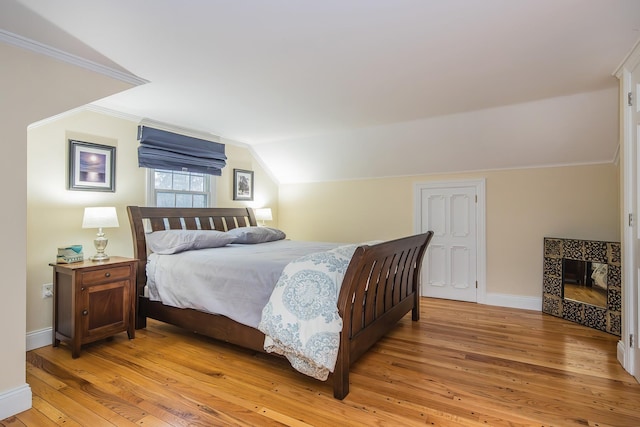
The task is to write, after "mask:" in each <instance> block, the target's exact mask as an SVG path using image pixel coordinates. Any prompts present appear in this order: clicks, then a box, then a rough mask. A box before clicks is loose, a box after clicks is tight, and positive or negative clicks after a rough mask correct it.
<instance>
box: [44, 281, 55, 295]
mask: <svg viewBox="0 0 640 427" xmlns="http://www.w3.org/2000/svg"><path fill="white" fill-rule="evenodd" d="M52 296H53V283H45V284H44V285H42V298H51V297H52Z"/></svg>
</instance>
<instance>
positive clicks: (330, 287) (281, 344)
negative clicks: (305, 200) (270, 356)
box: [258, 245, 360, 381]
mask: <svg viewBox="0 0 640 427" xmlns="http://www.w3.org/2000/svg"><path fill="white" fill-rule="evenodd" d="M358 246H360V245H344V246H339V247H337V248H334V249H330V250H328V251H323V252H317V253H313V254H310V255H306V256H303V257H301V258H298V259H296V260H294V261H292V262H290V263H289V264H288V265H287V266H286V267H285V268H284V270H283V272H282V275H281V276H280V278H279V279H278V282H277V283H276V286H275V288H274V290H273V292H272V293H271V297H270V298H269V302H268V303H267V304H266V306H265V307H264V309H263V311H262V319H261V321H260V324H259V325H258V329H259V330H260V331H262V332H263V333H264V334H265V335H266V338H265V342H264V349H265V350H266V351H267V352H273V353H278V354H281V355H283V356H285V357H286V358H287V359H288V360H289V362H290V363H291V366H293V367H294V368H295V369H296V370H298V371H299V372H302V373H303V374H306V375H309V376H311V377H314V378H317V379H319V380H322V381H324V380H326V379H327V378H328V376H329V373H330V372H333V370H334V368H335V364H336V359H337V356H338V348H339V345H340V332H341V331H342V319H341V318H340V315H339V314H338V308H337V301H338V296H339V293H340V288H341V286H342V280H343V278H344V274H345V272H346V270H347V267H348V266H349V262H350V261H351V258H352V256H353V253H354V251H355V249H356V248H357V247H358Z"/></svg>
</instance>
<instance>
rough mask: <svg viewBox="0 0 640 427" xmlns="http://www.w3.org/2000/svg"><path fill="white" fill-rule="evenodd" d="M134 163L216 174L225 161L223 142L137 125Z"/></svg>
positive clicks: (141, 165)
mask: <svg viewBox="0 0 640 427" xmlns="http://www.w3.org/2000/svg"><path fill="white" fill-rule="evenodd" d="M138 140H139V141H140V146H139V147H138V166H140V167H145V168H153V169H166V170H174V171H184V172H200V173H206V174H209V175H217V176H220V175H221V174H222V168H223V167H225V165H226V164H227V156H226V155H225V154H224V144H219V143H217V142H212V141H207V140H204V139H199V138H193V137H190V136H185V135H180V134H177V133H173V132H168V131H165V130H160V129H154V128H150V127H147V126H142V125H141V126H138Z"/></svg>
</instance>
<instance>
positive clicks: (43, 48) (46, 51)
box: [0, 29, 149, 86]
mask: <svg viewBox="0 0 640 427" xmlns="http://www.w3.org/2000/svg"><path fill="white" fill-rule="evenodd" d="M0 42H5V43H7V44H10V45H13V46H16V47H19V48H22V49H26V50H30V51H32V52H35V53H39V54H42V55H46V56H49V57H51V58H54V59H57V60H59V61H62V62H66V63H68V64H72V65H75V66H78V67H81V68H84V69H87V70H89V71H93V72H96V73H99V74H102V75H105V76H107V77H110V78H113V79H116V80H120V81H123V82H125V83H129V84H132V85H135V86H139V85H142V84H145V83H149V81H148V80H145V79H143V78H140V77H138V76H135V75H133V74H130V73H125V72H123V71H120V70H116V69H114V68H111V67H107V66H105V65H102V64H99V63H97V62H94V61H91V60H89V59H86V58H82V57H80V56H77V55H74V54H72V53H68V52H65V51H63V50H60V49H56V48H55V47H52V46H49V45H46V44H43V43H40V42H37V41H35V40H32V39H28V38H26V37H22V36H20V35H18V34H14V33H11V32H9V31H6V30H3V29H0Z"/></svg>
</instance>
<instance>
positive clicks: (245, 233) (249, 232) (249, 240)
mask: <svg viewBox="0 0 640 427" xmlns="http://www.w3.org/2000/svg"><path fill="white" fill-rule="evenodd" d="M227 234H228V235H230V236H234V237H235V240H234V241H233V243H244V244H254V243H266V242H273V241H276V240H282V239H284V238H285V237H287V235H286V234H284V231H281V230H278V229H277V228H271V227H238V228H234V229H232V230H229V231H227Z"/></svg>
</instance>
